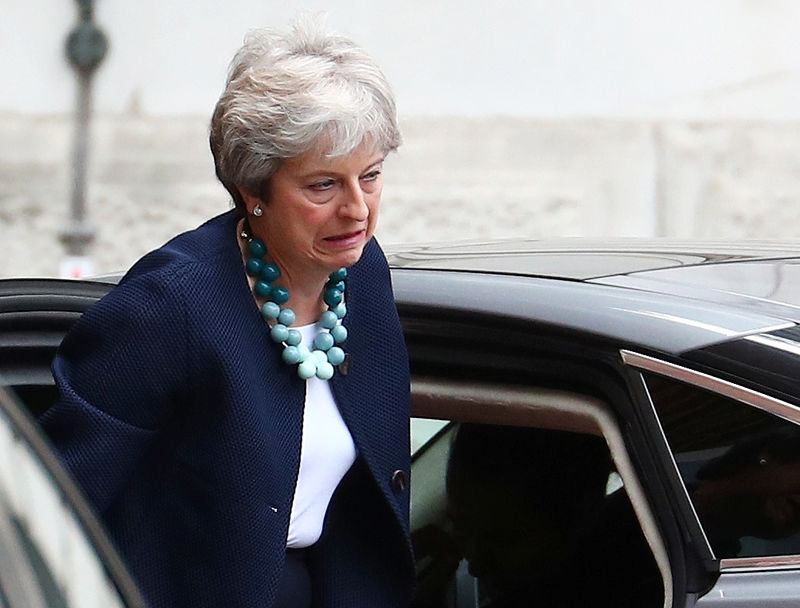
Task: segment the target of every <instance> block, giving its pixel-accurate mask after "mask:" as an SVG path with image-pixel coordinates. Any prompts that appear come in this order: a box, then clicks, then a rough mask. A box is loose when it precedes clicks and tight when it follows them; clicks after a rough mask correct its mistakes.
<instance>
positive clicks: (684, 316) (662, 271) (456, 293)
mask: <svg viewBox="0 0 800 608" xmlns="http://www.w3.org/2000/svg"><path fill="white" fill-rule="evenodd" d="M388 257H389V260H390V264H391V265H392V266H393V267H394V268H395V272H394V276H395V285H396V291H397V293H398V300H399V301H401V302H408V303H411V304H420V305H425V306H439V307H453V308H465V309H471V310H473V311H475V312H485V313H488V314H500V315H503V316H508V317H514V318H533V319H537V320H539V321H544V322H546V323H548V324H552V325H557V326H561V327H563V328H565V329H575V330H579V331H584V332H590V333H594V334H597V335H601V336H606V337H610V338H613V339H615V340H621V341H623V342H628V343H631V344H640V345H642V346H646V347H649V348H654V349H657V350H661V351H667V352H671V353H676V354H677V353H680V352H686V351H689V350H693V349H697V348H702V347H704V346H708V345H710V344H715V343H719V342H725V341H729V340H732V339H736V338H740V337H743V336H748V335H751V334H759V333H765V332H772V331H776V330H778V329H781V328H787V327H791V326H793V325H795V324H797V323H800V243H798V244H797V245H796V246H794V247H793V246H792V244H791V243H788V244H787V243H784V244H779V243H755V242H742V243H698V242H686V241H684V242H681V241H672V240H636V239H621V240H614V241H608V240H605V241H589V240H584V239H559V240H548V241H536V240H511V241H494V242H481V243H477V242H476V243H459V244H451V245H440V246H436V245H423V246H415V247H405V248H402V249H401V248H388ZM430 271H434V272H430ZM475 273H480V274H483V275H489V276H483V277H481V278H480V279H479V280H478V279H477V278H476V277H475V276H474V275H475ZM470 275H472V277H473V278H472V279H470Z"/></svg>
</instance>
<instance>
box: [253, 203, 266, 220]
mask: <svg viewBox="0 0 800 608" xmlns="http://www.w3.org/2000/svg"><path fill="white" fill-rule="evenodd" d="M263 213H264V212H263V211H262V210H261V205H256V206H255V207H253V215H255V216H256V217H261V216H262V215H263Z"/></svg>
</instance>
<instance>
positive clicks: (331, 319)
mask: <svg viewBox="0 0 800 608" xmlns="http://www.w3.org/2000/svg"><path fill="white" fill-rule="evenodd" d="M338 322H339V317H337V316H336V313H335V312H333V311H332V310H326V311H325V312H323V313H322V316H321V317H320V318H319V326H320V327H323V328H325V329H331V328H332V327H334V326H335V325H336V324H337V323H338Z"/></svg>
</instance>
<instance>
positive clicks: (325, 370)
mask: <svg viewBox="0 0 800 608" xmlns="http://www.w3.org/2000/svg"><path fill="white" fill-rule="evenodd" d="M317 378H319V379H320V380H330V379H331V378H333V365H331V364H330V363H328V362H327V361H323V362H322V363H320V364H319V365H318V366H317Z"/></svg>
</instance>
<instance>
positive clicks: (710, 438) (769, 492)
mask: <svg viewBox="0 0 800 608" xmlns="http://www.w3.org/2000/svg"><path fill="white" fill-rule="evenodd" d="M643 375H644V378H645V382H646V384H647V388H648V391H649V393H650V397H651V399H652V402H653V405H654V406H655V409H656V412H657V414H658V417H659V419H660V422H661V426H662V428H663V430H664V434H665V436H666V438H667V442H668V444H669V447H670V449H671V451H672V453H673V457H674V459H675V462H676V464H677V466H678V471H679V472H680V475H681V478H682V480H683V482H684V484H685V486H686V489H687V492H688V494H689V496H690V498H691V500H692V503H693V505H694V507H695V511H696V512H697V514H698V517H699V519H700V523H701V525H702V527H703V530H704V532H705V534H706V537H707V538H708V540H709V543H710V544H711V548H712V549H713V551H714V554H715V556H716V557H717V558H733V557H765V556H777V555H790V554H798V553H800V427H798V426H797V425H795V424H793V423H791V422H789V421H786V420H784V419H782V418H778V417H777V416H774V415H772V414H770V413H768V412H765V411H762V410H759V409H756V408H753V407H751V406H749V405H747V404H745V403H741V402H739V401H736V400H734V399H729V398H726V397H723V396H721V395H718V394H716V393H713V392H710V391H706V390H703V389H699V388H696V387H693V386H690V385H687V384H684V383H682V382H678V381H675V380H672V379H669V378H664V377H662V376H658V375H655V374H648V373H645V374H643Z"/></svg>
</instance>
